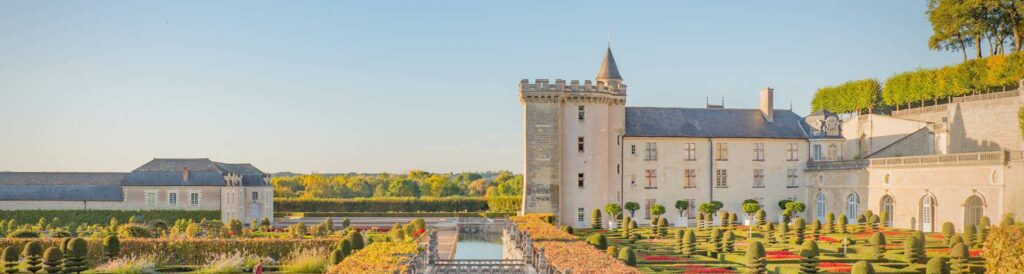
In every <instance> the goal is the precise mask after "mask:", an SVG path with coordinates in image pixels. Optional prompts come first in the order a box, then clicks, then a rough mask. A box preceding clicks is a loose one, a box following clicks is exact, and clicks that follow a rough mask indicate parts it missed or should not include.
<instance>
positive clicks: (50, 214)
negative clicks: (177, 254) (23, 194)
mask: <svg viewBox="0 0 1024 274" xmlns="http://www.w3.org/2000/svg"><path fill="white" fill-rule="evenodd" d="M136 215H139V216H141V217H142V218H141V219H138V218H136V219H137V220H138V221H140V222H148V221H153V220H163V221H164V222H167V223H174V221H177V220H179V219H192V220H194V221H199V220H202V219H208V220H215V219H216V220H219V219H220V211H217V210H0V220H11V219H13V220H15V221H17V223H19V224H35V223H36V222H39V219H40V218H43V219H46V222H47V224H50V225H51V226H53V225H55V224H51V223H50V222H52V220H53V219H54V218H57V219H58V220H59V224H56V226H66V225H70V224H75V225H79V224H90V225H92V224H100V225H108V224H110V219H111V218H117V220H118V221H120V222H121V223H126V222H128V219H130V218H132V217H135V216H136Z"/></svg>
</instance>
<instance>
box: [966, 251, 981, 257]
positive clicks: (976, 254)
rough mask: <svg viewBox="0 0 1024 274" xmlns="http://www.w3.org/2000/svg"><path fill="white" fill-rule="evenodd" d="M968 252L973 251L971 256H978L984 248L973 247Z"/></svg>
mask: <svg viewBox="0 0 1024 274" xmlns="http://www.w3.org/2000/svg"><path fill="white" fill-rule="evenodd" d="M968 252H969V253H971V257H978V256H981V253H983V252H984V250H981V249H971V250H970V251H968Z"/></svg>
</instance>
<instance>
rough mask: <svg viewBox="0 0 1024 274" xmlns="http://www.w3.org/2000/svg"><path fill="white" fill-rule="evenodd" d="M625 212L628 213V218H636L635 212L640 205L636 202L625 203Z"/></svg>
mask: <svg viewBox="0 0 1024 274" xmlns="http://www.w3.org/2000/svg"><path fill="white" fill-rule="evenodd" d="M626 210H628V211H629V217H630V218H636V211H637V210H640V204H638V203H637V202H626Z"/></svg>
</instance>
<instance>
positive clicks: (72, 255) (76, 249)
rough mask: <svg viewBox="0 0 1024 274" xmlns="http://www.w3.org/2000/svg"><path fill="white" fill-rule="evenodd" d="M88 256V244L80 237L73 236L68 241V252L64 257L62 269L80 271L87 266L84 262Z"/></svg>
mask: <svg viewBox="0 0 1024 274" xmlns="http://www.w3.org/2000/svg"><path fill="white" fill-rule="evenodd" d="M87 256H89V244H88V243H87V242H86V241H85V240H84V239H82V238H74V239H71V241H70V242H68V252H67V254H66V256H65V258H64V271H66V272H74V273H78V272H82V271H85V270H86V269H88V268H89V266H88V265H87V264H86V259H87Z"/></svg>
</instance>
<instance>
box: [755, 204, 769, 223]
mask: <svg viewBox="0 0 1024 274" xmlns="http://www.w3.org/2000/svg"><path fill="white" fill-rule="evenodd" d="M767 215H768V214H766V213H765V212H764V209H761V208H760V206H758V209H757V212H756V213H754V219H755V220H757V225H758V226H763V225H764V224H765V223H767V222H768V221H767V220H765V217H767Z"/></svg>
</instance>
